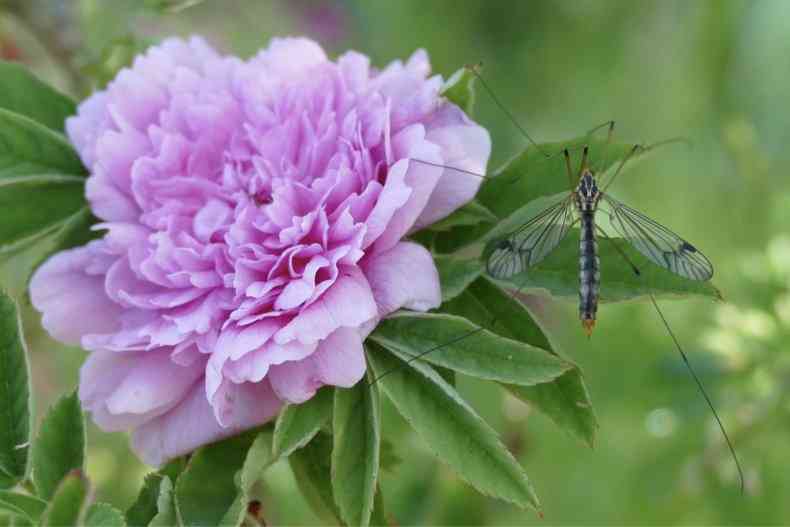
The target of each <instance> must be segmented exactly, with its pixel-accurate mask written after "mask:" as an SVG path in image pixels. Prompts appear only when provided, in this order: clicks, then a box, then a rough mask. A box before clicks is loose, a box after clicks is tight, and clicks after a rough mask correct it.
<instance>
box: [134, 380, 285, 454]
mask: <svg viewBox="0 0 790 527" xmlns="http://www.w3.org/2000/svg"><path fill="white" fill-rule="evenodd" d="M233 397H234V411H233V412H232V414H231V420H229V421H228V422H227V423H225V424H224V426H222V425H220V424H219V422H218V421H217V420H216V419H215V418H214V412H213V410H212V408H211V405H210V404H209V402H208V400H207V399H206V395H205V392H204V390H203V387H202V385H201V383H200V382H196V383H195V384H194V385H193V386H192V388H191V389H190V391H189V392H188V394H187V395H186V396H185V397H184V399H183V400H182V401H181V403H180V404H179V405H178V406H176V407H174V408H173V409H172V410H170V411H169V412H167V413H165V414H163V415H161V416H159V417H157V418H155V419H153V420H151V421H149V422H147V423H146V424H144V425H142V426H140V427H139V428H137V429H136V430H135V431H134V434H132V448H133V449H134V451H135V452H136V453H137V455H139V456H140V458H141V459H142V460H143V461H144V462H146V463H147V464H149V465H151V466H154V467H158V466H161V465H163V464H164V463H166V462H167V461H168V460H170V459H173V458H175V457H178V456H181V455H184V454H186V453H189V452H191V451H193V450H194V449H196V448H197V447H199V446H201V445H205V444H207V443H212V442H214V441H219V440H220V439H223V438H225V437H230V436H232V435H235V434H238V433H239V432H242V431H244V430H248V429H250V428H253V427H255V426H259V425H261V424H263V423H265V422H267V421H269V420H270V419H271V418H272V417H274V416H275V415H277V412H279V410H280V407H281V406H282V403H281V402H280V400H279V399H278V398H277V397H276V396H275V395H274V392H273V391H272V388H271V386H270V385H269V383H268V382H267V381H263V382H259V383H245V384H241V385H237V389H236V391H235V393H234V394H233Z"/></svg>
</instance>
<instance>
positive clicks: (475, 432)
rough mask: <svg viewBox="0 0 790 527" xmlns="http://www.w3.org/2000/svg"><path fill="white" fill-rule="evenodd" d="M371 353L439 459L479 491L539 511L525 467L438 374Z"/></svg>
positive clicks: (382, 352)
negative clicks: (522, 466)
mask: <svg viewBox="0 0 790 527" xmlns="http://www.w3.org/2000/svg"><path fill="white" fill-rule="evenodd" d="M367 357H368V364H370V366H371V368H372V369H373V372H374V373H375V375H376V378H378V379H380V380H379V381H378V382H377V384H378V385H381V387H382V389H383V390H384V392H385V393H386V394H387V397H389V399H390V400H391V401H392V403H393V404H394V405H395V408H397V409H398V412H400V414H401V415H402V416H403V417H404V418H405V419H406V421H408V422H409V424H410V425H411V426H412V427H413V428H414V430H415V431H416V432H417V434H418V435H419V436H420V437H421V438H422V439H423V440H424V441H425V443H426V444H427V445H428V447H429V448H430V449H431V450H432V451H433V453H434V454H435V455H436V456H437V457H438V458H439V459H441V460H442V461H444V462H445V463H447V464H448V465H449V466H450V467H452V468H453V469H454V470H455V471H456V472H457V473H458V475H459V476H460V477H461V478H462V479H464V480H465V481H466V482H468V483H469V484H470V485H472V486H473V487H474V488H476V489H477V490H478V491H480V492H481V493H483V494H485V495H487V496H492V497H495V498H499V499H502V500H505V501H508V502H510V503H514V504H516V505H518V506H520V507H534V508H535V509H537V510H540V503H539V501H538V497H537V495H536V494H535V491H534V490H533V488H532V484H531V483H530V482H529V478H527V475H526V473H525V472H524V469H523V468H521V465H519V464H518V462H517V461H516V460H515V458H514V457H513V455H512V454H511V453H510V452H508V450H507V448H506V447H505V445H503V444H502V442H501V441H500V440H499V439H498V437H497V434H496V432H495V431H494V430H493V429H492V428H491V427H490V426H488V424H486V423H485V421H483V419H481V418H480V417H479V416H478V415H477V414H476V413H475V411H474V410H473V409H472V408H471V407H470V406H469V404H467V403H466V401H464V400H463V399H462V398H461V396H460V395H459V394H458V392H456V391H455V389H453V387H452V386H450V385H449V384H447V383H446V382H445V381H444V380H443V379H442V378H441V376H440V375H439V374H438V373H436V372H435V371H434V370H433V369H431V368H430V366H428V365H426V364H423V363H420V362H412V363H411V364H408V365H407V364H406V363H405V362H403V361H402V360H400V359H398V358H397V357H396V356H395V355H393V354H392V353H390V352H389V351H387V350H386V349H384V348H382V347H380V346H375V344H374V345H373V346H372V347H371V349H368V353H367ZM384 372H392V373H390V374H388V375H385V376H383V377H382V374H383V373H384Z"/></svg>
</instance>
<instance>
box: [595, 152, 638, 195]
mask: <svg viewBox="0 0 790 527" xmlns="http://www.w3.org/2000/svg"><path fill="white" fill-rule="evenodd" d="M639 150H644V148H643V147H642V146H641V145H634V147H633V148H632V149H631V151H630V152H628V154H627V155H626V156H625V157H624V158H623V160H622V161H620V165H619V166H618V167H617V170H615V172H614V175H613V176H612V178H611V179H610V180H609V181H607V182H606V185H605V186H604V187H603V189H601V192H604V193H605V192H606V190H607V189H608V188H609V187H610V186H611V184H612V182H613V181H614V180H615V179H617V176H618V175H619V174H620V172H622V170H623V167H624V166H625V164H626V163H627V162H628V160H629V159H631V158H632V157H633V155H634V154H636V153H637V152H638V151H639Z"/></svg>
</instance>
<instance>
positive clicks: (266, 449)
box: [220, 427, 278, 525]
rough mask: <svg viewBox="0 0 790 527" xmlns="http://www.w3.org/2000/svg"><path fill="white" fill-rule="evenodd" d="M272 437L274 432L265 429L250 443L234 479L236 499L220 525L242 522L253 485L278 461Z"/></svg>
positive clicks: (268, 428)
mask: <svg viewBox="0 0 790 527" xmlns="http://www.w3.org/2000/svg"><path fill="white" fill-rule="evenodd" d="M273 436H274V432H273V431H272V430H271V428H270V427H267V428H265V429H264V430H262V431H261V432H260V433H259V434H258V436H257V437H256V438H255V441H253V442H252V446H250V449H249V450H248V451H247V457H246V458H245V460H244V465H243V466H242V468H241V474H240V477H237V478H236V480H237V481H238V484H237V485H236V488H237V494H236V499H235V500H234V502H233V504H232V505H231V506H230V508H229V509H228V512H226V513H225V516H223V518H222V521H221V522H220V525H240V524H241V523H242V521H243V520H244V518H245V516H246V514H247V506H248V504H249V503H250V492H251V491H252V487H253V485H255V482H256V481H258V480H259V479H260V478H261V476H262V475H263V471H264V470H266V469H267V468H269V466H271V465H272V464H273V463H274V462H275V461H277V459H278V458H277V456H276V455H275V453H274V451H273V449H272V442H273Z"/></svg>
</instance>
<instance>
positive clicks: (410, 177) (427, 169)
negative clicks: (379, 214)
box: [375, 125, 442, 252]
mask: <svg viewBox="0 0 790 527" xmlns="http://www.w3.org/2000/svg"><path fill="white" fill-rule="evenodd" d="M393 150H394V155H395V158H396V159H397V158H408V159H409V168H408V170H407V172H406V177H405V184H406V186H408V187H409V188H410V189H411V194H410V195H409V198H408V200H407V201H406V203H404V204H403V205H402V206H401V207H399V208H398V210H397V211H396V212H395V214H393V215H392V219H391V220H390V221H389V223H388V225H387V229H386V231H385V232H384V233H383V234H382V235H381V236H379V237H378V239H377V240H376V245H375V252H381V251H386V250H388V249H390V248H391V247H392V246H394V245H395V244H396V243H398V241H399V240H400V239H401V238H402V237H403V236H405V235H406V234H407V233H408V232H409V230H411V228H412V227H413V226H414V222H415V221H417V218H418V217H419V216H420V214H421V213H422V211H423V209H424V208H425V205H426V204H427V202H428V199H429V198H430V196H431V193H432V192H433V190H434V188H435V187H436V184H437V183H438V182H439V178H440V177H441V174H442V169H441V168H438V167H436V166H433V165H430V164H426V163H433V164H441V163H442V158H441V156H440V154H439V148H438V147H437V146H436V145H434V144H432V143H430V142H428V141H425V130H424V128H423V127H422V125H414V126H411V127H409V128H407V129H405V130H403V131H402V132H400V133H399V134H398V135H397V136H396V137H394V138H393ZM420 161H424V163H421V162H420Z"/></svg>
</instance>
